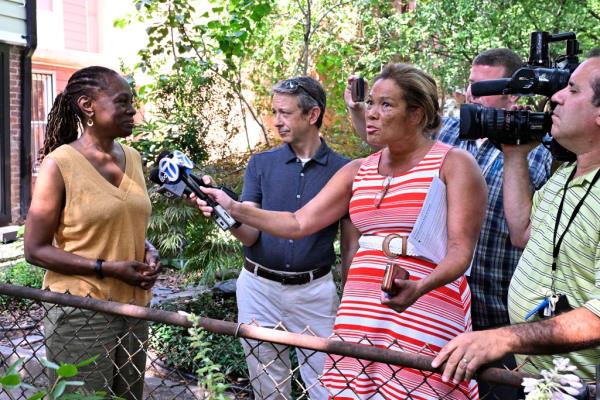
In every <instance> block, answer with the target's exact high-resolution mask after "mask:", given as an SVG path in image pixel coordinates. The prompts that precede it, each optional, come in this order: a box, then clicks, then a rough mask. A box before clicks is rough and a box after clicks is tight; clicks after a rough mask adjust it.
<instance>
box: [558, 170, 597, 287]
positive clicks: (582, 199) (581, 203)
mask: <svg viewBox="0 0 600 400" xmlns="http://www.w3.org/2000/svg"><path fill="white" fill-rule="evenodd" d="M575 171H577V166H575V168H573V171H572V172H571V175H569V177H568V178H567V181H566V182H565V187H564V189H563V195H562V199H561V201H560V205H559V206H558V214H557V215H556V222H555V223H554V236H553V237H552V246H553V249H552V287H551V290H552V294H555V293H554V279H555V277H556V259H557V258H558V254H559V253H560V246H561V245H562V242H563V239H564V238H565V235H566V234H567V231H568V230H569V227H570V226H571V223H572V222H573V220H574V219H575V217H576V216H577V213H579V210H580V209H581V206H583V202H584V201H585V198H586V197H587V196H588V194H590V191H591V190H592V188H593V187H594V184H595V183H596V181H598V178H600V169H598V171H596V174H595V175H594V177H593V178H592V182H591V183H590V186H588V188H587V191H586V192H585V194H584V195H583V197H582V198H581V200H579V203H577V205H576V206H575V208H574V209H573V213H572V214H571V217H570V218H569V222H568V223H567V226H566V227H565V230H564V231H563V233H562V235H560V238H559V239H558V242H556V236H557V234H558V225H559V223H560V218H561V216H562V210H563V206H564V204H565V198H566V197H567V190H568V188H569V183H570V182H571V181H572V180H573V177H574V176H575Z"/></svg>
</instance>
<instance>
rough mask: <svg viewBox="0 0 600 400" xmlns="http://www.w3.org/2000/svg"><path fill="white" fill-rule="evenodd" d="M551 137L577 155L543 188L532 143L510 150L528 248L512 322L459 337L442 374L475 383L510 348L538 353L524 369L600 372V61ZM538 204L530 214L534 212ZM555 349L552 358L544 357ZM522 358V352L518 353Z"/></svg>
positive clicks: (510, 186)
mask: <svg viewBox="0 0 600 400" xmlns="http://www.w3.org/2000/svg"><path fill="white" fill-rule="evenodd" d="M552 100H553V101H554V102H555V103H556V104H557V105H556V108H555V109H554V112H553V116H552V137H553V138H554V139H555V140H556V141H557V142H558V143H559V144H560V145H561V146H563V147H564V148H566V149H567V150H569V151H571V152H573V153H574V154H575V155H576V158H577V159H576V162H574V163H566V164H564V165H562V166H561V167H560V168H559V169H558V170H557V171H556V172H555V174H554V175H553V176H552V177H551V178H550V180H549V181H548V182H547V183H546V185H545V186H544V187H543V188H542V189H541V190H539V191H537V192H536V193H535V196H534V197H533V201H532V200H531V198H530V197H529V196H527V195H526V193H527V192H528V190H530V189H529V183H528V180H527V167H526V165H527V164H526V161H525V157H526V155H527V152H528V150H529V149H530V148H531V147H530V146H527V145H522V146H503V148H504V151H505V169H506V170H505V174H506V179H505V187H504V192H505V197H506V199H505V200H506V201H505V206H506V208H505V210H506V217H507V220H508V222H509V225H510V226H511V234H512V233H513V232H514V233H515V234H516V233H518V232H519V230H520V231H521V232H522V234H520V235H519V236H518V237H515V241H517V242H520V243H526V244H527V246H526V248H525V251H524V253H523V256H522V257H521V260H520V261H519V264H518V266H517V269H516V271H515V274H514V276H513V279H512V281H511V285H510V291H509V312H510V318H511V322H512V323H513V324H514V325H511V326H509V327H502V328H497V329H493V330H486V331H481V332H471V333H466V334H463V335H460V336H458V337H457V338H455V339H454V340H452V341H451V342H449V343H448V344H447V345H446V346H445V347H444V349H443V350H442V351H441V352H440V353H439V355H438V356H437V357H436V358H435V360H434V362H433V366H434V367H437V366H439V365H441V364H442V362H444V361H447V365H446V367H445V369H444V378H445V379H448V380H450V379H452V380H454V381H456V382H459V381H461V380H463V379H469V378H470V377H471V376H473V374H474V372H475V371H476V370H477V369H478V368H479V367H480V366H481V365H483V364H486V363H488V362H490V361H492V360H496V359H499V358H501V357H503V356H504V355H506V354H510V353H516V354H535V356H530V357H529V359H530V360H531V363H526V364H525V366H524V368H523V369H524V370H525V371H526V372H533V373H539V370H540V369H550V368H552V367H553V363H552V360H553V357H552V356H551V354H556V353H567V352H569V353H568V354H566V355H565V356H567V357H568V358H569V360H570V361H571V363H572V364H573V365H575V366H576V367H577V371H576V372H575V373H576V374H577V375H578V376H579V377H582V378H584V379H593V378H594V377H595V368H596V365H597V364H599V363H600V348H599V347H598V345H599V344H600V211H599V210H600V184H598V183H597V180H598V179H599V177H600V169H599V167H600V57H598V56H595V57H592V58H590V59H588V60H587V61H585V62H584V63H582V64H581V65H580V66H579V67H578V68H577V69H576V70H575V72H574V73H573V74H572V75H571V77H570V80H569V83H568V85H567V87H565V88H563V89H562V90H560V91H558V92H557V93H555V94H554V95H553V96H552ZM530 210H531V211H530ZM546 354H547V355H546ZM520 358H521V357H519V359H520Z"/></svg>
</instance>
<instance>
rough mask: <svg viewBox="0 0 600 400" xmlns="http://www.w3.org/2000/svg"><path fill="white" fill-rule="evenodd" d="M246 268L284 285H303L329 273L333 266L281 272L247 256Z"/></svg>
mask: <svg viewBox="0 0 600 400" xmlns="http://www.w3.org/2000/svg"><path fill="white" fill-rule="evenodd" d="M244 268H245V269H246V270H247V271H249V272H252V273H253V274H256V275H258V276H260V277H261V278H265V279H268V280H270V281H275V282H279V283H281V284H282V285H303V284H305V283H308V282H310V281H313V280H315V279H319V278H321V277H323V276H325V275H327V274H328V273H329V271H331V267H330V266H327V267H321V268H318V269H314V270H312V271H308V272H299V273H291V274H286V273H279V272H275V271H273V270H270V269H267V268H265V267H263V266H262V265H260V264H258V263H255V262H254V261H252V260H248V259H247V258H246V260H245V262H244Z"/></svg>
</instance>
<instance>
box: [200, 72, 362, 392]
mask: <svg viewBox="0 0 600 400" xmlns="http://www.w3.org/2000/svg"><path fill="white" fill-rule="evenodd" d="M272 92H273V98H272V109H273V117H274V125H275V128H276V129H277V131H278V133H279V136H280V138H281V140H282V142H283V143H284V144H283V145H282V146H279V147H277V148H274V149H271V150H268V151H265V152H263V153H259V154H255V155H253V156H252V157H251V158H250V161H249V163H248V167H247V169H246V174H245V177H244V188H243V193H242V196H241V200H242V201H243V202H244V203H247V204H251V205H253V206H256V207H261V208H263V209H266V210H274V211H291V212H294V211H296V210H298V209H300V208H302V206H304V205H305V204H306V203H308V202H309V201H310V200H311V199H312V198H313V197H314V196H315V195H316V194H317V193H319V191H320V190H321V189H322V188H323V186H325V184H326V183H327V182H328V181H329V179H330V178H331V177H332V176H333V175H334V174H335V173H336V172H337V170H338V169H340V168H341V167H342V166H344V165H345V164H346V163H347V162H348V161H349V160H348V159H347V158H344V157H342V156H340V155H338V154H337V153H335V152H334V151H333V150H331V149H330V148H329V147H328V146H327V144H326V143H325V141H324V140H323V139H322V138H321V137H320V135H319V128H320V127H321V124H322V121H323V115H324V113H325V104H326V96H325V91H324V90H323V87H322V86H321V84H320V83H319V82H318V81H316V80H315V79H313V78H311V77H308V76H299V77H295V78H291V79H286V80H283V81H281V82H278V83H277V84H276V85H275V86H274V87H273V89H272ZM205 182H206V178H205ZM207 183H208V182H207ZM198 205H199V206H201V207H202V206H206V202H203V201H201V200H198ZM338 225H340V224H338V223H335V224H333V225H330V226H329V227H327V228H325V229H323V230H321V231H319V232H317V233H315V234H313V235H309V236H307V237H305V238H302V239H298V240H288V239H283V238H279V237H275V236H272V235H269V234H266V233H264V232H260V231H258V230H257V229H255V228H252V227H250V226H248V225H241V226H239V227H237V228H232V229H231V230H230V232H231V233H232V234H233V235H234V236H235V237H236V238H237V239H239V240H240V241H241V242H242V244H243V245H244V256H245V258H246V259H245V265H244V269H242V271H241V273H240V276H239V278H238V280H237V288H236V295H237V305H238V322H240V323H247V324H250V323H255V324H258V325H259V326H262V327H267V328H276V329H285V330H288V331H290V332H295V333H307V334H311V335H316V336H319V337H325V338H326V337H329V336H330V335H331V332H332V329H333V322H334V320H335V315H336V311H337V306H338V303H339V299H338V296H337V290H336V286H335V283H334V281H333V278H332V273H331V267H332V265H333V264H334V263H335V252H334V248H333V242H334V240H335V237H336V233H337V229H338ZM341 226H342V235H341V252H342V270H343V271H344V270H346V269H347V267H348V266H349V264H350V261H351V260H352V257H353V255H354V252H355V251H356V250H357V247H358V236H359V234H358V231H357V230H356V229H355V228H354V227H353V226H352V223H351V222H350V220H349V219H348V218H344V219H343V220H342V221H341ZM353 235H354V236H353ZM242 345H243V347H244V351H245V353H246V361H247V362H248V369H249V373H250V379H251V383H252V387H253V390H254V396H255V398H257V399H289V398H291V382H292V380H293V377H292V372H291V368H290V358H289V355H288V349H287V346H281V345H275V344H272V343H263V342H258V341H255V340H246V339H243V340H242ZM296 354H297V358H298V363H299V365H300V373H301V375H302V379H303V381H304V385H305V387H306V388H307V393H308V396H309V397H310V398H311V399H314V400H320V399H327V397H328V394H327V390H326V389H325V388H324V387H323V386H322V385H321V383H320V382H319V381H318V377H319V376H320V374H321V373H322V371H323V366H324V361H325V356H324V353H317V352H314V351H308V350H303V349H297V350H296Z"/></svg>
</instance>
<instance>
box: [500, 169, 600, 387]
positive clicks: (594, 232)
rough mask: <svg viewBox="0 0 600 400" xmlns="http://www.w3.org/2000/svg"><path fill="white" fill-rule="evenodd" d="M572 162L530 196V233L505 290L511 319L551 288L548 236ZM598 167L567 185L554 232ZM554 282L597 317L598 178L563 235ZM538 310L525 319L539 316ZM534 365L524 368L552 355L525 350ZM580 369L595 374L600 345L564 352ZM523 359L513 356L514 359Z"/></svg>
mask: <svg viewBox="0 0 600 400" xmlns="http://www.w3.org/2000/svg"><path fill="white" fill-rule="evenodd" d="M573 168H575V165H574V164H570V165H567V164H565V165H563V166H561V167H560V168H559V169H558V170H557V171H556V173H555V174H554V175H553V176H552V177H551V178H550V179H549V180H548V182H547V183H546V184H545V185H544V186H543V187H542V189H540V190H539V191H538V192H536V193H535V195H534V197H533V208H532V213H531V215H532V220H531V235H530V238H529V242H528V243H527V247H526V248H525V251H524V252H523V256H522V257H521V259H520V261H519V264H518V265H517V269H516V270H515V273H514V275H513V278H512V280H511V283H510V289H509V292H508V311H509V315H510V321H511V323H512V324H516V323H521V322H524V321H525V315H526V314H527V313H529V312H530V311H531V310H533V309H534V308H535V307H536V306H537V305H539V304H540V302H542V300H543V299H544V297H546V296H548V295H549V294H550V287H551V281H552V279H551V277H552V249H553V244H552V238H553V232H554V225H555V221H556V218H557V215H558V207H559V205H560V202H561V199H562V197H563V192H564V190H563V189H564V185H565V182H566V181H567V179H568V177H569V175H570V174H571V172H572V171H573ZM596 171H597V170H594V171H592V172H589V173H587V174H586V175H583V176H579V177H575V178H574V179H573V180H572V181H571V182H570V183H569V186H568V189H567V194H566V198H565V202H564V206H563V211H562V217H561V218H560V224H559V228H558V233H557V239H556V240H557V242H558V239H559V237H560V235H562V234H563V232H564V231H565V227H566V226H567V223H568V221H569V219H570V217H571V215H572V214H573V209H574V208H575V207H576V205H577V203H579V201H580V200H581V198H582V197H583V195H584V194H585V192H586V191H587V189H588V187H589V185H590V183H591V181H592V179H593V177H594V175H595V173H596ZM555 288H556V292H557V293H563V294H566V295H567V298H568V300H569V304H570V305H571V307H573V308H577V307H581V306H583V307H585V308H587V309H588V310H590V311H591V312H593V313H594V314H596V316H598V317H599V318H600V184H598V183H596V185H594V187H593V188H592V190H591V191H590V193H589V195H588V196H587V198H586V199H585V201H584V203H583V205H582V207H581V209H580V210H579V213H578V214H577V216H576V217H575V219H574V220H573V222H572V223H571V226H570V227H569V230H568V231H567V233H566V234H565V237H564V239H563V242H562V245H561V248H560V253H559V255H558V258H557V271H556V280H555ZM538 320H539V317H538V316H537V315H535V316H532V317H531V318H530V319H529V320H528V321H538ZM529 358H530V360H531V361H532V362H533V364H534V365H535V366H533V365H531V364H530V363H529V364H527V365H526V366H525V368H524V370H525V371H527V372H533V373H535V372H539V370H540V369H542V368H543V369H551V368H552V367H553V364H552V359H553V356H529ZM568 358H569V359H570V360H571V363H572V364H573V365H575V366H576V367H577V369H578V371H576V372H575V373H576V374H577V375H578V376H580V377H582V378H586V379H593V378H594V376H595V366H596V365H597V364H600V347H594V348H590V349H587V350H581V351H574V352H571V353H569V354H568ZM523 360H524V357H523V356H517V362H518V363H520V362H522V361H523Z"/></svg>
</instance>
